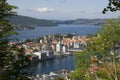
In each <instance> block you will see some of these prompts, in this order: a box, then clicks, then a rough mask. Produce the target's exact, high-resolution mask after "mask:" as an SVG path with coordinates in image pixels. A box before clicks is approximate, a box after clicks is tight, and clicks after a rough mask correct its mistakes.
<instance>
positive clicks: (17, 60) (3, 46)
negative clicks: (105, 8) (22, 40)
mask: <svg viewBox="0 0 120 80" xmlns="http://www.w3.org/2000/svg"><path fill="white" fill-rule="evenodd" d="M16 8H17V7H16V6H13V5H9V4H8V3H7V0H0V80H25V79H23V78H26V75H25V74H28V71H27V70H28V68H30V66H29V65H30V62H29V60H28V56H25V55H24V54H23V53H24V51H23V50H21V49H18V48H17V47H16V46H10V45H9V41H10V40H11V39H12V38H11V36H12V35H14V34H16V32H14V28H13V26H12V25H11V23H10V22H9V20H8V18H9V17H10V16H13V15H16V12H14V11H13V9H16Z"/></svg>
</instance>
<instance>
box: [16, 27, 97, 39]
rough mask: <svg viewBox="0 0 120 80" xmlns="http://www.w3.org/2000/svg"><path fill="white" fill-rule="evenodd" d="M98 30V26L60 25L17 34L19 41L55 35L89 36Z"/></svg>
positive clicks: (19, 31) (21, 31)
mask: <svg viewBox="0 0 120 80" xmlns="http://www.w3.org/2000/svg"><path fill="white" fill-rule="evenodd" d="M98 28H99V26H96V25H59V26H49V27H42V26H40V27H39V26H38V27H36V28H35V29H33V30H18V31H17V32H18V33H19V35H17V36H16V37H17V38H18V39H19V40H23V39H29V38H38V37H41V36H44V35H53V34H67V33H75V34H77V35H87V34H94V33H95V32H96V31H97V29H98Z"/></svg>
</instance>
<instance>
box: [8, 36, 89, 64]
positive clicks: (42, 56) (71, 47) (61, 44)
mask: <svg viewBox="0 0 120 80" xmlns="http://www.w3.org/2000/svg"><path fill="white" fill-rule="evenodd" d="M88 40H89V39H88V38H86V36H73V37H72V38H65V37H62V38H61V39H60V38H56V37H54V36H44V37H43V38H42V39H40V40H39V42H26V43H22V44H19V45H17V47H18V48H24V49H25V53H26V54H28V55H31V58H30V60H31V61H32V62H37V61H42V60H47V59H52V58H54V57H55V56H56V55H64V54H71V52H72V51H76V50H83V49H84V48H85V47H86V45H87V44H86V42H87V41H88ZM12 44H14V43H12V42H11V43H10V45H12Z"/></svg>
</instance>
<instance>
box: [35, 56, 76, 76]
mask: <svg viewBox="0 0 120 80" xmlns="http://www.w3.org/2000/svg"><path fill="white" fill-rule="evenodd" d="M33 69H34V70H35V73H34V74H35V75H36V74H49V73H50V72H56V71H59V70H62V69H66V70H70V71H71V70H73V69H74V59H73V56H68V57H64V58H55V59H51V60H47V61H43V62H40V63H36V64H33Z"/></svg>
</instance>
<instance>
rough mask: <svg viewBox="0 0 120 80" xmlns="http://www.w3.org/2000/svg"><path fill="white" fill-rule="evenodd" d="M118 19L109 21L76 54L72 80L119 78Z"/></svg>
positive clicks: (109, 79)
mask: <svg viewBox="0 0 120 80" xmlns="http://www.w3.org/2000/svg"><path fill="white" fill-rule="evenodd" d="M119 48H120V18H118V19H111V20H108V21H107V22H106V24H105V25H104V26H103V27H102V28H101V29H100V30H99V31H98V32H97V36H93V37H91V39H90V41H89V42H88V43H87V48H86V49H85V50H83V52H78V53H77V59H78V60H77V68H76V70H75V72H74V73H73V74H72V78H73V80H79V79H82V80H99V79H101V80H118V79H119V78H120V68H119V65H120V62H119V60H120V57H119V53H120V50H119Z"/></svg>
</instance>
